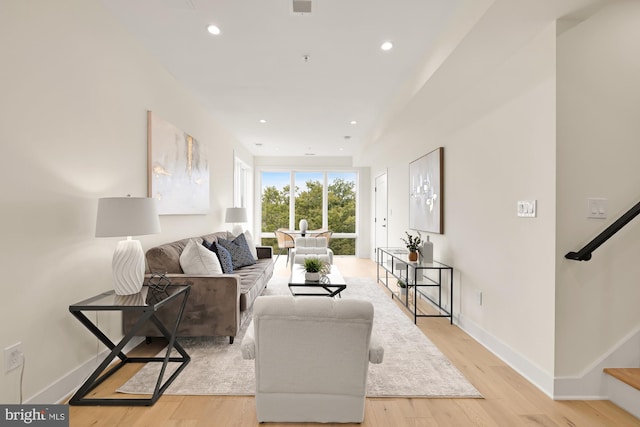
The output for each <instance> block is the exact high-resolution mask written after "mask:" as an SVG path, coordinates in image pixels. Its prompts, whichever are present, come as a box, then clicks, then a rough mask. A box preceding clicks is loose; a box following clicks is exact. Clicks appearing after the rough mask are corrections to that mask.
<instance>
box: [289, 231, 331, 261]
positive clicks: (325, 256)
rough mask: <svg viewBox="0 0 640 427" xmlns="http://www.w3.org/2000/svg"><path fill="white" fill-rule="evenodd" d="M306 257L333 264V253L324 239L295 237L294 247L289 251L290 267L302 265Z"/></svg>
mask: <svg viewBox="0 0 640 427" xmlns="http://www.w3.org/2000/svg"><path fill="white" fill-rule="evenodd" d="M307 257H314V258H319V259H320V260H322V261H325V262H327V263H329V264H333V251H332V250H331V248H329V243H328V241H327V238H326V237H296V240H295V247H294V248H293V249H291V266H292V267H293V264H304V260H305V258H307Z"/></svg>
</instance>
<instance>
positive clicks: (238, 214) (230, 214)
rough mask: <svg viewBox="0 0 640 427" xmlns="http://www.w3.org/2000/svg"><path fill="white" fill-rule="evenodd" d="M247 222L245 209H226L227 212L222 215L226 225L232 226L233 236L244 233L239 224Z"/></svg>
mask: <svg viewBox="0 0 640 427" xmlns="http://www.w3.org/2000/svg"><path fill="white" fill-rule="evenodd" d="M247 221H248V217H247V208H227V211H226V213H225V215H224V222H226V223H228V224H230V223H231V224H233V228H232V229H231V232H232V233H233V234H234V235H236V236H237V235H239V234H242V232H243V231H244V230H243V229H242V225H240V224H241V223H246V222H247Z"/></svg>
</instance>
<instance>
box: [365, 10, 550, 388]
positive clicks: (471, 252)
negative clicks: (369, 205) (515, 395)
mask: <svg viewBox="0 0 640 427" xmlns="http://www.w3.org/2000/svg"><path fill="white" fill-rule="evenodd" d="M520 3H524V2H520ZM527 4H528V3H527ZM511 6H513V5H512V3H511V2H506V1H505V2H495V4H493V5H492V6H491V7H490V8H489V10H488V11H487V13H486V14H485V15H484V16H482V18H481V19H480V20H479V21H478V22H477V24H476V25H475V27H474V29H473V30H472V31H471V32H470V33H469V34H468V35H467V37H466V38H465V39H464V40H463V41H462V42H461V43H460V45H459V46H458V47H457V49H456V50H455V51H454V52H452V54H451V55H450V57H449V58H448V59H447V61H445V62H444V64H443V65H442V66H441V67H440V68H439V69H438V70H437V71H436V72H435V73H434V74H433V76H432V77H431V79H430V80H429V81H428V82H427V83H426V84H425V85H424V87H423V88H422V89H421V90H420V91H419V92H418V93H417V95H416V97H415V98H414V99H413V101H412V102H411V103H410V104H409V105H408V107H407V108H406V109H405V110H404V111H402V112H401V113H400V114H398V115H397V116H396V117H395V120H393V121H392V122H391V125H390V126H389V127H387V129H386V130H385V132H384V133H383V134H382V136H381V137H380V138H379V139H378V140H376V141H375V143H373V144H371V145H370V146H369V147H367V150H366V151H365V152H364V153H363V155H362V157H361V158H360V159H358V161H362V162H365V163H366V162H368V161H370V162H372V173H371V175H372V176H373V177H375V176H377V175H379V174H380V173H382V172H383V171H384V170H385V168H386V169H388V182H389V207H390V209H392V210H393V212H391V213H390V215H389V244H390V245H396V246H398V245H401V242H400V240H399V238H400V237H401V236H402V234H403V233H404V231H405V230H406V229H407V224H408V212H407V209H408V165H409V163H410V162H411V161H412V160H414V159H416V158H418V157H420V156H421V155H423V154H426V153H428V152H429V151H431V150H433V149H434V148H436V147H438V146H443V147H444V149H445V151H444V158H445V161H444V163H445V165H444V168H445V178H444V209H445V213H444V221H445V225H444V227H445V233H444V234H443V235H431V240H432V241H433V242H434V247H435V250H434V251H435V258H436V259H439V260H441V261H443V262H445V263H447V264H450V265H452V266H453V267H454V268H455V275H454V281H455V283H454V291H455V294H454V296H455V299H454V311H455V314H456V316H458V318H459V323H460V325H461V327H463V328H464V329H466V330H467V331H468V332H469V333H470V334H471V335H472V336H474V337H475V338H476V339H478V340H479V341H480V342H482V343H484V344H485V345H486V346H487V347H489V348H490V349H491V350H493V351H494V352H495V353H496V354H498V355H499V356H500V357H502V358H503V359H505V360H506V361H507V362H509V363H510V364H511V365H512V366H513V367H514V368H516V369H517V370H518V371H520V372H521V373H523V374H524V375H525V376H527V377H528V378H530V379H531V380H532V381H533V382H534V383H536V384H537V385H538V386H539V387H540V388H542V389H543V390H545V391H546V392H547V393H548V394H551V393H552V387H553V370H554V327H555V262H556V260H555V151H556V141H555V139H556V137H555V120H556V119H555V96H556V89H555V86H556V81H555V43H556V40H555V25H554V22H553V20H551V19H550V20H546V21H545V20H540V21H535V22H531V21H530V20H528V19H527V18H526V16H527V15H526V13H527V12H522V15H520V14H519V12H518V13H517V12H515V11H514V10H512V8H511ZM399 148H400V149H399ZM523 199H536V200H537V202H538V216H537V218H534V219H522V218H518V217H517V216H516V202H517V201H518V200H523ZM478 291H482V294H483V302H482V305H479V304H478V302H477V292H478Z"/></svg>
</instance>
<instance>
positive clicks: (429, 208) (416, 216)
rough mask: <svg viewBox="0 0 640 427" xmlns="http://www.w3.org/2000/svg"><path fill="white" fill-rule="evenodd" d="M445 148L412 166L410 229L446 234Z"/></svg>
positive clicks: (436, 150)
mask: <svg viewBox="0 0 640 427" xmlns="http://www.w3.org/2000/svg"><path fill="white" fill-rule="evenodd" d="M443 183H444V147H439V148H436V149H435V150H433V151H431V152H429V153H427V154H425V155H424V156H422V157H420V158H418V159H416V160H414V161H412V162H411V163H409V228H410V229H413V230H419V231H426V232H429V233H437V234H444V221H443V219H444V217H443V207H444V197H443V196H444V194H443V188H444V186H443Z"/></svg>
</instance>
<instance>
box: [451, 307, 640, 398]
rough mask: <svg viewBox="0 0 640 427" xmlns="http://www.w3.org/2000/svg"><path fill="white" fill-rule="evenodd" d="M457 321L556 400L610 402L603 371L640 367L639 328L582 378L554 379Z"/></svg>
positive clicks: (464, 320)
mask: <svg viewBox="0 0 640 427" xmlns="http://www.w3.org/2000/svg"><path fill="white" fill-rule="evenodd" d="M458 320H459V322H458V324H459V326H460V328H461V329H463V330H464V331H465V332H467V333H468V334H469V335H471V336H472V337H473V338H474V339H475V340H476V341H478V342H479V343H480V344H482V345H483V346H485V347H486V348H487V349H488V350H489V351H491V352H492V353H493V354H495V355H496V356H497V357H498V358H500V359H501V360H502V361H504V362H505V363H506V364H508V365H509V366H511V367H512V368H513V369H515V370H516V371H517V372H518V373H519V374H520V375H522V376H523V377H525V378H526V379H527V380H528V381H529V382H531V383H532V384H533V385H535V386H536V387H537V388H539V389H540V390H541V391H542V392H543V393H545V394H546V395H547V396H549V397H550V398H552V399H554V400H603V399H604V400H608V399H610V395H609V391H608V388H607V377H608V375H606V374H604V373H603V369H604V368H619V367H625V368H628V367H639V366H640V327H638V328H637V329H635V330H634V331H632V332H631V333H629V334H628V335H627V336H625V337H624V338H623V339H621V340H620V341H619V342H618V343H617V344H616V345H615V346H614V347H613V348H612V349H611V350H609V352H607V353H606V354H605V355H603V356H602V357H601V358H600V359H599V360H597V361H595V362H594V363H593V364H592V365H591V366H589V367H588V368H587V369H585V370H584V371H583V372H581V373H580V374H579V375H576V376H571V377H569V376H565V377H555V378H554V377H553V376H552V375H550V374H549V373H548V372H545V371H544V370H542V369H541V368H540V367H538V366H537V365H535V364H534V363H531V361H529V360H528V359H527V358H525V357H523V356H522V355H521V354H519V353H518V352H517V351H515V350H513V349H512V348H511V347H509V346H508V345H506V344H504V343H503V342H502V341H500V340H499V339H497V338H496V337H494V336H492V335H491V334H489V333H487V332H486V331H485V330H484V329H482V328H481V327H479V326H478V325H477V324H476V323H474V322H473V321H471V320H469V319H468V318H465V317H464V316H463V315H460V316H459V317H458ZM625 409H626V408H625ZM627 410H628V409H627Z"/></svg>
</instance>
